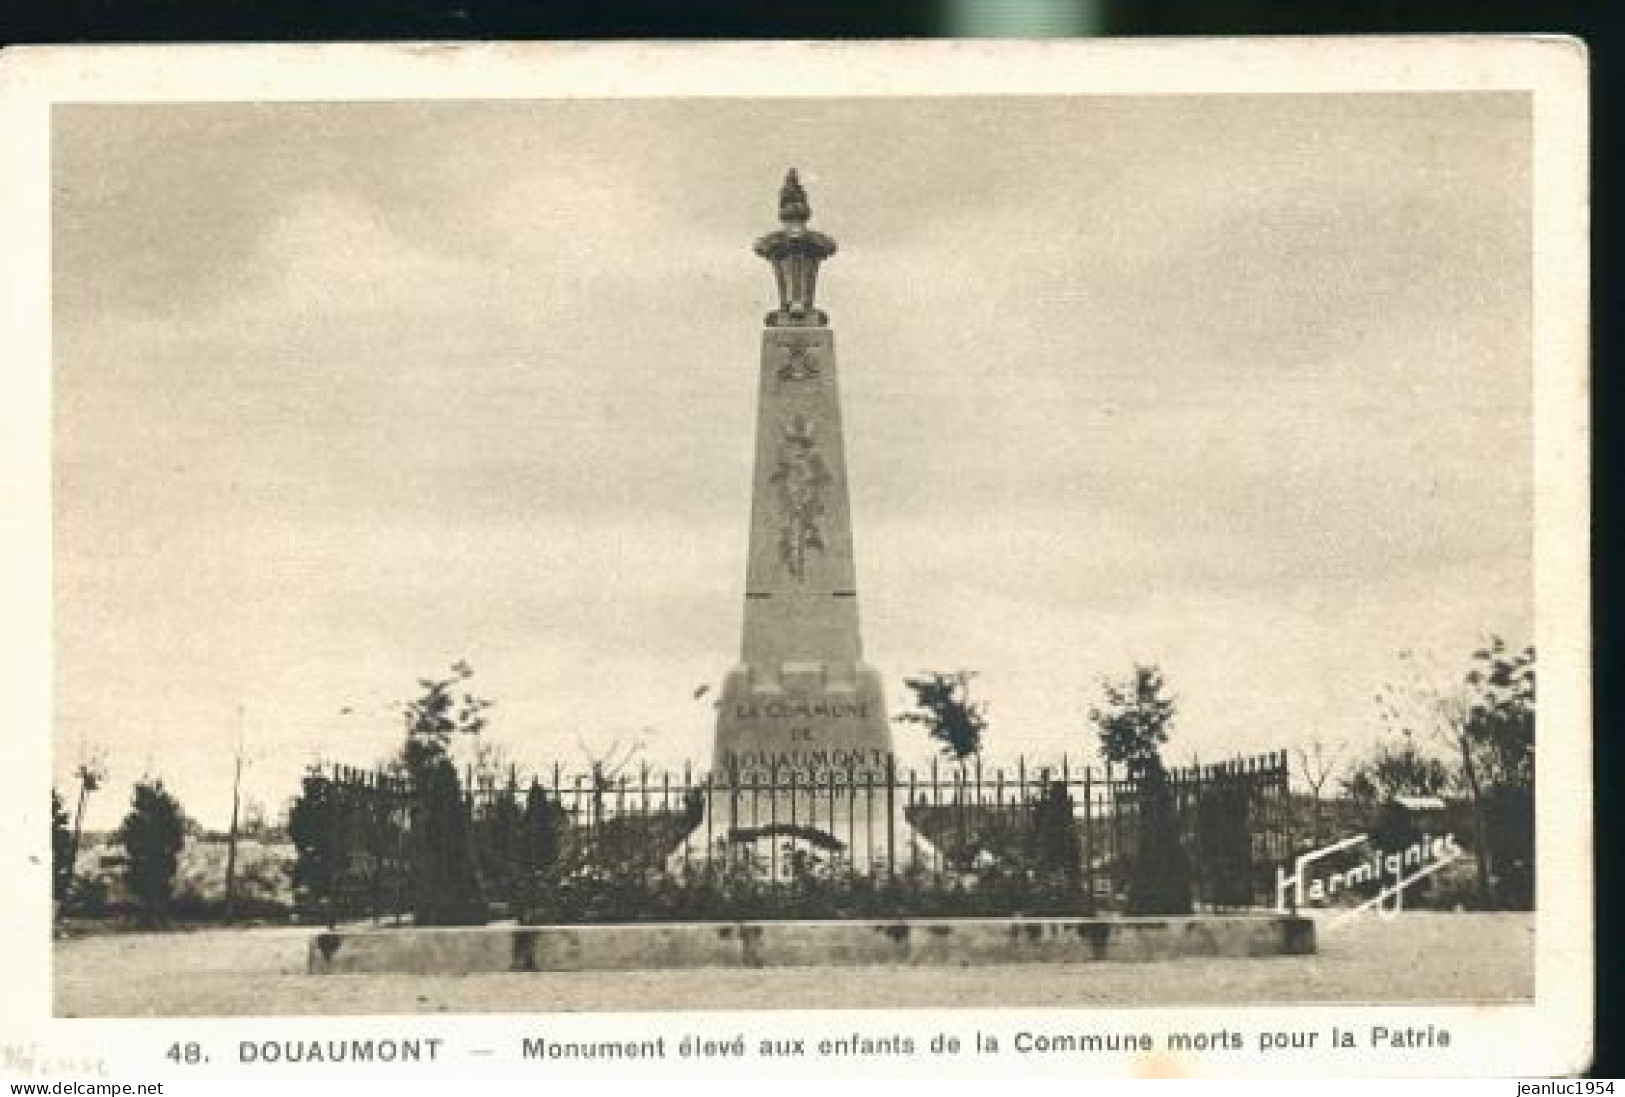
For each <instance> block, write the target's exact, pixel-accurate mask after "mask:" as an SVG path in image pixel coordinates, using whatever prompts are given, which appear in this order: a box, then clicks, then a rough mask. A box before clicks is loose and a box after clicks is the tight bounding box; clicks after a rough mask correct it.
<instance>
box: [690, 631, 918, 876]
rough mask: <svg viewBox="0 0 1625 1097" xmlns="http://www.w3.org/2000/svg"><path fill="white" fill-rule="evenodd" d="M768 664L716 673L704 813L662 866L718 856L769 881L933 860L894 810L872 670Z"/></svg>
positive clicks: (893, 783) (892, 774) (899, 798)
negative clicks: (719, 680)
mask: <svg viewBox="0 0 1625 1097" xmlns="http://www.w3.org/2000/svg"><path fill="white" fill-rule="evenodd" d="M772 666H773V670H772V671H771V672H769V671H766V670H764V669H763V668H761V667H757V666H750V665H742V666H738V667H735V668H734V669H733V670H732V671H731V672H730V673H729V674H728V677H727V679H726V680H725V681H724V684H723V689H722V697H721V700H720V701H719V703H718V712H717V746H716V757H715V760H714V763H713V764H714V765H715V767H716V768H715V769H714V771H713V772H712V775H711V782H710V785H709V789H708V793H707V795H706V797H705V804H704V814H703V815H702V817H701V820H700V824H699V826H698V827H696V828H695V829H694V830H693V831H691V832H690V834H689V838H688V841H687V843H686V844H685V846H684V847H682V848H679V849H678V850H677V851H676V852H675V853H674V854H673V855H672V857H671V859H670V862H669V864H670V866H671V867H672V868H674V869H676V868H681V867H684V866H692V865H693V864H694V863H695V862H696V861H699V862H700V863H709V862H715V861H718V860H722V861H725V862H727V863H728V864H731V865H733V864H738V865H744V866H748V867H753V871H754V872H755V873H757V874H758V875H761V876H764V877H770V878H775V879H790V878H793V877H794V876H795V875H796V874H797V873H798V872H806V871H814V872H816V871H823V870H829V869H838V870H852V871H857V872H860V873H864V874H871V873H876V872H901V871H905V870H907V869H908V868H910V867H914V866H918V867H920V868H924V869H933V868H938V867H940V865H939V864H938V858H937V854H936V850H935V849H934V848H933V847H932V846H931V843H930V842H928V841H927V840H926V839H925V838H923V837H922V836H921V835H919V834H918V833H917V832H916V831H915V830H914V827H913V826H912V825H910V823H909V822H908V819H907V818H906V817H905V815H904V810H905V809H906V808H907V806H908V792H907V789H905V788H900V787H899V785H898V781H897V779H896V771H895V768H894V764H893V761H892V754H891V729H890V727H889V726H888V725H887V721H886V704H885V699H884V697H883V695H882V692H881V683H880V676H879V675H878V674H877V673H876V672H875V671H874V669H873V668H871V667H869V666H866V665H864V664H863V663H859V662H852V663H844V664H836V665H835V666H833V667H832V666H831V665H829V664H826V663H821V662H802V663H798V662H783V663H775V664H773V665H772Z"/></svg>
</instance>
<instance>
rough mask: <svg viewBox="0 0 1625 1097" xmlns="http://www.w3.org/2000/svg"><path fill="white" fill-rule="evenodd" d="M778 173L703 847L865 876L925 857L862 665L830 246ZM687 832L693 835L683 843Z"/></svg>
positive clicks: (765, 243) (801, 198)
mask: <svg viewBox="0 0 1625 1097" xmlns="http://www.w3.org/2000/svg"><path fill="white" fill-rule="evenodd" d="M810 216H811V209H810V208H809V206H808V203H807V194H806V192H805V190H803V188H802V186H801V183H800V181H799V180H798V179H797V178H796V173H795V170H794V169H791V171H790V173H789V174H788V176H786V178H785V181H784V186H783V189H782V190H781V191H780V193H779V220H780V222H781V225H780V227H779V228H778V229H777V230H776V231H774V232H771V233H769V234H767V235H766V236H763V237H762V238H761V239H759V240H757V241H756V247H755V250H756V254H758V255H760V256H761V257H762V258H764V259H766V260H768V261H769V262H770V263H771V264H772V265H773V273H774V276H775V278H776V280H777V283H778V295H779V307H778V308H777V309H775V310H774V311H772V312H770V313H768V315H767V319H766V326H765V330H764V331H763V332H762V363H761V379H760V388H759V397H758V401H757V413H756V468H755V474H754V478H753V481H752V484H753V487H752V495H751V517H750V554H749V562H748V565H747V567H746V575H745V607H744V608H745V612H744V642H743V644H742V648H741V652H740V662H739V665H738V666H736V667H735V668H734V669H733V670H732V671H730V672H729V674H728V676H727V679H726V681H725V683H724V685H723V688H722V691H721V697H720V699H719V703H718V712H717V730H716V744H715V751H714V755H713V759H712V766H713V768H712V780H713V783H714V784H713V787H714V789H715V790H716V791H714V792H713V794H712V795H711V796H710V797H709V798H708V800H707V803H706V812H707V815H708V818H706V819H705V820H703V821H702V823H701V826H700V829H699V830H698V831H697V832H696V833H697V834H699V835H703V836H706V838H707V839H708V840H709V842H710V852H711V853H712V854H715V853H717V852H718V851H722V852H725V853H728V854H730V855H731V854H733V853H737V852H743V851H746V850H749V851H750V852H752V853H753V854H754V855H755V856H756V857H757V858H759V859H761V858H766V859H767V860H770V861H773V862H775V863H778V864H782V863H783V862H784V861H785V860H786V859H787V855H788V854H789V853H790V852H791V851H792V850H794V849H800V850H802V851H803V852H806V853H808V854H811V855H813V856H815V857H817V856H821V857H825V858H827V859H829V860H831V861H836V862H840V863H845V864H848V865H850V866H853V867H857V868H860V869H864V870H869V869H872V868H875V867H880V866H886V865H901V864H905V863H907V861H908V860H909V859H911V858H915V857H919V856H921V855H922V854H923V853H924V852H925V851H927V850H928V848H929V847H927V846H926V845H925V844H924V842H923V841H922V840H921V839H920V838H918V836H916V835H915V834H914V832H913V829H912V828H911V827H910V826H909V825H908V823H907V821H906V820H905V819H904V818H903V807H904V801H905V799H906V794H905V793H904V792H903V791H901V790H894V789H892V788H890V787H889V785H888V775H889V773H890V772H891V757H892V738H891V727H890V724H889V723H888V722H887V718H886V702H885V697H884V695H883V693H882V690H881V684H880V676H879V674H877V673H876V671H875V670H874V668H872V667H870V666H868V665H867V664H866V663H864V661H863V645H862V641H861V639H860V636H859V629H858V591H857V574H856V569H855V567H854V563H853V552H852V509H851V500H850V498H849V496H848V494H847V467H846V452H845V447H844V445H843V440H842V432H841V402H840V393H839V388H838V385H837V378H836V371H835V337H834V333H833V332H832V331H831V330H830V328H829V318H828V317H827V316H826V315H825V314H824V313H823V312H821V311H820V310H819V309H818V308H817V306H816V303H815V300H814V293H815V290H816V288H817V281H818V266H819V264H820V263H821V262H823V261H824V260H825V259H828V258H829V257H830V256H832V255H834V254H835V241H834V240H832V239H831V238H830V237H828V236H826V235H824V234H823V233H821V232H816V231H814V230H812V229H809V228H808V227H807V221H808V219H809V217H810ZM691 841H692V839H691Z"/></svg>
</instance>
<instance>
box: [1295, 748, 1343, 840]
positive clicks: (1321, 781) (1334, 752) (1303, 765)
mask: <svg viewBox="0 0 1625 1097" xmlns="http://www.w3.org/2000/svg"><path fill="white" fill-rule="evenodd" d="M1347 749H1348V744H1347V743H1337V744H1335V745H1333V746H1330V747H1328V746H1327V745H1326V744H1325V743H1324V742H1322V741H1321V740H1320V739H1313V740H1311V741H1310V743H1309V745H1308V746H1307V747H1302V746H1300V747H1298V748H1297V751H1296V754H1297V758H1298V774H1299V776H1301V777H1302V778H1303V783H1304V785H1305V786H1307V787H1308V789H1309V801H1310V811H1311V812H1312V813H1313V821H1312V824H1311V827H1312V830H1313V833H1314V840H1315V842H1316V843H1317V844H1318V843H1319V842H1320V838H1321V823H1322V820H1321V817H1320V799H1321V790H1322V789H1324V788H1325V787H1326V783H1327V782H1328V781H1329V780H1331V778H1332V776H1333V775H1334V774H1335V773H1336V772H1337V770H1338V769H1339V768H1340V766H1341V762H1342V756H1343V752H1344V751H1345V750H1347Z"/></svg>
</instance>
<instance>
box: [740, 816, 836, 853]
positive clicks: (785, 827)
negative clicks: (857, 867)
mask: <svg viewBox="0 0 1625 1097" xmlns="http://www.w3.org/2000/svg"><path fill="white" fill-rule="evenodd" d="M764 838H793V839H795V840H797V841H801V842H806V843H807V844H808V845H811V846H816V847H818V848H819V849H822V850H828V851H829V852H831V853H839V852H841V851H842V850H844V849H845V848H846V843H845V842H843V841H841V840H840V839H839V838H837V837H835V836H834V835H833V834H830V833H829V832H827V831H823V830H819V829H818V828H817V827H809V826H800V825H798V824H795V823H770V824H768V825H767V826H764V827H734V828H733V829H732V830H730V831H728V842H729V844H730V845H751V844H754V843H756V842H759V841H761V840H762V839H764Z"/></svg>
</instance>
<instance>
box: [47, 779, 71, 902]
mask: <svg viewBox="0 0 1625 1097" xmlns="http://www.w3.org/2000/svg"><path fill="white" fill-rule="evenodd" d="M72 886H73V831H72V830H70V829H69V828H68V808H67V805H66V804H64V803H63V802H62V794H61V793H60V792H58V791H57V790H56V789H54V788H53V789H52V790H51V898H52V899H54V900H55V901H56V902H58V903H62V902H65V901H66V900H67V898H68V891H69V889H70V888H71V887H72Z"/></svg>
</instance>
